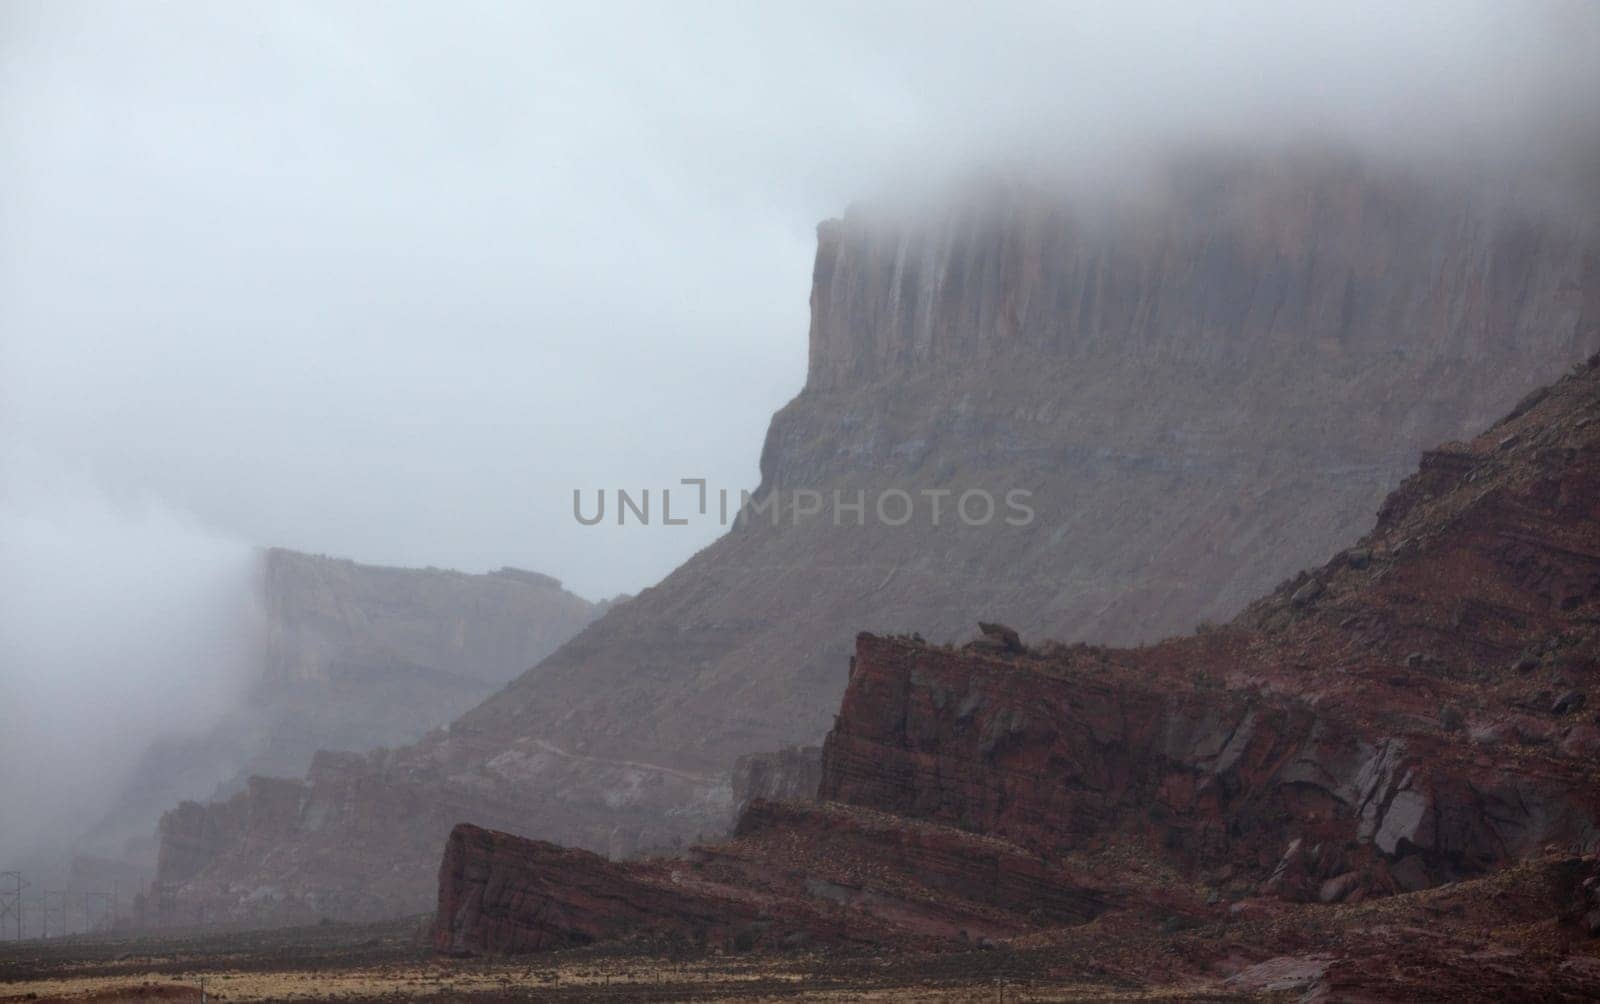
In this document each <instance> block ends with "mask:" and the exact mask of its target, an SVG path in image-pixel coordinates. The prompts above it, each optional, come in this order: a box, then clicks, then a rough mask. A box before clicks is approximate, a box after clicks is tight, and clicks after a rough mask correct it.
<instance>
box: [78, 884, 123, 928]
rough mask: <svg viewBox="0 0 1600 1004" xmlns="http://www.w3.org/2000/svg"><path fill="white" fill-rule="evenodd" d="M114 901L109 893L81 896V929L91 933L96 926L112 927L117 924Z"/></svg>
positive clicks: (88, 893)
mask: <svg viewBox="0 0 1600 1004" xmlns="http://www.w3.org/2000/svg"><path fill="white" fill-rule="evenodd" d="M115 904H116V900H115V899H114V898H113V896H112V894H111V893H109V892H86V893H84V894H83V929H84V931H86V932H93V931H94V929H95V926H96V925H97V924H104V925H105V926H106V927H108V928H110V927H114V926H115V925H116V923H117V913H116V910H117V908H116V905H115Z"/></svg>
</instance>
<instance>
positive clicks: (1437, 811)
mask: <svg viewBox="0 0 1600 1004" xmlns="http://www.w3.org/2000/svg"><path fill="white" fill-rule="evenodd" d="M1348 543H1349V544H1350V545H1351V546H1350V547H1348V548H1345V549H1343V550H1341V551H1340V552H1339V553H1338V554H1336V555H1335V556H1334V558H1333V559H1332V560H1330V561H1328V562H1326V563H1324V564H1322V565H1320V566H1318V567H1316V568H1314V569H1311V570H1309V571H1307V572H1305V573H1303V574H1301V575H1299V576H1297V577H1296V578H1294V579H1292V580H1290V581H1289V582H1286V583H1284V584H1283V585H1282V586H1281V587H1280V588H1279V589H1277V590H1275V591H1274V592H1272V593H1271V594H1269V595H1267V596H1266V597H1264V598H1262V599H1261V600H1259V601H1258V602H1256V603H1254V604H1252V605H1251V606H1250V608H1249V609H1248V610H1246V611H1245V612H1244V613H1243V614H1242V615H1241V616H1240V617H1239V618H1237V619H1236V620H1235V621H1234V622H1232V623H1230V624H1228V625H1225V626H1222V627H1217V628H1215V629H1212V630H1208V631H1205V632H1202V633H1199V634H1196V635H1191V636H1189V637H1185V638H1180V639H1172V640H1169V641H1166V642H1163V643H1161V644H1158V645H1154V646H1141V647H1138V648H1130V649H1116V648H1105V647H1099V646H1090V645H1086V644H1077V645H1064V644H1059V643H1048V644H1044V645H1037V646H1034V647H1033V648H1031V649H1030V648H1028V647H1027V646H1026V645H1019V644H1012V645H1010V646H996V645H992V644H983V643H981V642H973V643H969V644H968V645H966V646H964V647H962V648H956V647H953V646H937V645H930V644H928V643H926V642H923V641H920V640H916V639H912V638H906V637H899V638H888V637H878V636H874V635H870V634H863V635H861V636H859V637H858V638H857V639H856V647H855V655H854V658H853V659H852V660H851V662H850V681H849V685H848V687H847V689H846V691H845V695H844V699H843V702H842V704H841V706H840V708H839V712H838V716H837V718H836V720H835V724H834V727H833V728H832V729H831V730H830V732H829V733H828V736H827V739H826V741H825V743H824V747H823V754H822V764H821V771H822V776H821V784H820V787H819V791H818V795H819V799H818V800H815V801H807V802H791V803H773V802H767V801H760V800H757V801H754V802H752V803H751V804H750V806H749V807H748V808H747V809H746V811H745V812H744V814H743V816H742V818H741V820H740V823H739V825H738V827H737V830H736V831H735V834H734V836H733V839H731V840H729V841H725V842H720V843H715V844H710V845H705V846H699V847H694V848H691V849H690V850H689V851H688V852H687V853H685V854H683V855H679V856H675V857H670V858H668V857H663V858H656V859H652V860H646V861H641V862H630V863H625V864H617V863H612V862H607V861H604V860H602V859H599V858H597V857H594V856H593V855H586V854H583V853H582V852H575V851H570V850H566V849H563V848H558V847H554V846H552V845H548V844H540V843H537V842H534V841H528V840H526V839H522V838H517V837H512V836H509V835H506V834H487V833H484V832H483V831H479V830H477V829H476V828H473V827H461V828H459V829H458V830H457V831H456V832H455V833H454V834H452V836H451V838H450V841H449V844H448V850H447V851H446V855H445V861H444V864H443V867H442V868H441V869H440V873H439V905H438V911H437V913H436V919H435V928H434V943H435V945H436V947H438V948H439V949H440V950H443V951H448V952H457V953H490V952H509V951H536V950H541V949H545V948H550V947H561V946H568V945H573V944H584V943H589V942H594V941H632V942H634V943H636V944H639V943H642V944H645V945H649V946H650V947H652V948H653V949H654V950H657V951H659V950H660V948H661V946H662V945H663V944H667V945H670V944H675V943H690V944H701V945H704V944H711V945H716V946H719V947H722V948H724V949H727V950H739V949H740V948H748V947H767V948H783V947H792V946H795V945H797V944H806V943H810V942H818V943H833V944H841V943H850V942H856V943H862V942H865V943H869V944H875V945H879V946H892V947H895V948H901V949H903V948H916V947H925V946H927V945H929V944H930V943H932V944H941V945H943V946H944V947H945V948H946V949H952V948H958V947H960V946H961V945H962V944H969V945H970V943H971V942H973V941H976V940H979V939H983V940H985V941H987V940H988V939H991V938H993V939H1003V940H1007V941H1008V942H1009V944H1008V946H1007V950H1008V951H1018V952H1023V951H1027V950H1028V949H1030V948H1031V949H1038V950H1041V951H1042V952H1044V953H1046V954H1048V955H1049V956H1050V958H1051V960H1052V961H1053V963H1054V964H1055V965H1062V964H1066V963H1069V962H1071V963H1075V964H1082V965H1083V966H1084V970H1083V973H1084V974H1085V975H1096V976H1102V977H1103V976H1105V970H1104V969H1103V968H1101V967H1105V966H1107V965H1112V964H1116V960H1118V959H1119V953H1117V952H1115V951H1112V952H1106V951H1105V950H1104V946H1094V942H1095V941H1096V939H1097V937H1098V938H1099V940H1102V941H1104V940H1108V939H1109V940H1124V941H1128V942H1142V943H1145V944H1147V945H1151V944H1152V943H1153V945H1152V947H1151V949H1150V950H1149V954H1148V955H1147V956H1146V957H1145V958H1144V959H1143V960H1142V962H1136V963H1134V968H1133V969H1132V970H1131V971H1124V972H1119V973H1117V974H1116V978H1117V979H1122V980H1129V981H1131V983H1132V985H1141V984H1143V983H1146V982H1148V981H1151V980H1152V979H1153V975H1152V972H1151V971H1150V968H1149V967H1154V966H1156V964H1155V963H1154V962H1153V961H1152V960H1153V959H1155V958H1156V957H1158V956H1159V957H1163V958H1166V959H1169V960H1170V961H1169V962H1167V963H1163V964H1162V965H1163V966H1165V965H1170V966H1173V967H1174V968H1175V969H1177V970H1178V971H1180V972H1183V973H1184V974H1185V975H1187V976H1188V977H1189V978H1190V979H1194V980H1207V981H1218V980H1220V979H1221V978H1223V977H1227V978H1230V979H1245V980H1248V979H1253V978H1256V977H1264V976H1265V975H1266V973H1267V971H1269V970H1270V969H1271V966H1270V965H1269V963H1275V964H1277V965H1278V966H1279V967H1280V969H1281V968H1284V967H1286V965H1287V962H1290V961H1292V962H1294V963H1295V964H1305V963H1306V962H1308V961H1309V962H1310V963H1312V965H1311V973H1312V976H1313V977H1314V978H1315V980H1322V981H1324V982H1326V981H1328V980H1329V979H1337V980H1338V981H1341V982H1346V983H1348V984H1350V985H1359V986H1362V987H1366V988H1368V989H1371V988H1374V987H1381V986H1383V985H1384V984H1385V981H1386V980H1387V981H1389V984H1390V985H1391V986H1394V985H1399V983H1398V982H1395V981H1409V983H1410V985H1412V986H1418V985H1425V984H1426V982H1427V980H1426V979H1424V978H1422V976H1423V974H1426V973H1433V974H1438V975H1441V976H1447V977H1449V978H1451V979H1453V980H1457V979H1460V977H1461V974H1462V973H1463V972H1466V971H1469V970H1472V969H1473V968H1474V967H1473V964H1472V963H1471V962H1470V961H1468V960H1467V959H1465V958H1463V956H1475V957H1477V958H1493V959H1495V960H1497V964H1496V965H1495V966H1491V967H1487V969H1488V970H1489V972H1487V973H1485V974H1484V975H1486V976H1488V977H1489V978H1490V979H1491V980H1492V981H1493V982H1492V984H1485V985H1480V986H1477V987H1473V988H1470V989H1469V993H1470V994H1471V995H1476V996H1482V997H1484V998H1485V999H1498V998H1500V997H1502V996H1503V995H1505V994H1507V993H1508V992H1509V993H1513V994H1516V993H1520V992H1523V991H1526V988H1527V986H1528V985H1529V984H1528V983H1527V982H1526V981H1528V980H1535V981H1538V985H1539V987H1540V989H1539V991H1538V992H1536V993H1532V996H1533V997H1544V996H1551V997H1558V996H1561V995H1563V994H1568V995H1571V996H1572V997H1573V998H1574V999H1578V998H1581V997H1583V996H1585V995H1592V994H1593V993H1594V992H1595V991H1596V989H1597V988H1600V967H1597V966H1595V965H1594V960H1595V958H1597V956H1596V951H1597V949H1600V944H1597V942H1596V940H1595V939H1596V938H1600V878H1597V876H1600V779H1597V777H1596V774H1595V766H1594V764H1595V760H1594V757H1595V755H1596V754H1597V753H1600V727H1597V726H1600V713H1597V712H1596V711H1595V709H1594V707H1593V706H1592V705H1591V704H1589V702H1588V697H1589V695H1590V694H1592V693H1593V692H1594V688H1595V687H1596V686H1597V685H1600V354H1597V355H1595V356H1594V357H1592V358H1591V359H1590V360H1588V361H1587V362H1586V363H1585V364H1583V365H1581V366H1579V367H1577V368H1576V369H1575V370H1574V371H1573V372H1572V373H1570V374H1569V375H1568V376H1566V377H1564V378H1563V379H1562V380H1560V381H1558V382H1557V383H1555V384H1554V385H1553V386H1551V387H1549V388H1546V389H1543V390H1540V391H1537V392H1535V393H1534V394H1531V395H1529V396H1528V397H1527V398H1525V399H1524V400H1523V401H1522V402H1521V403H1519V404H1518V405H1517V407H1516V408H1515V409H1513V411H1512V414H1511V415H1510V417H1508V418H1507V419H1506V420H1505V421H1503V422H1501V423H1498V424H1497V425H1496V426H1494V427H1493V428H1491V429H1490V430H1488V431H1487V432H1485V433H1483V434H1481V435H1479V436H1477V437H1475V438H1474V439H1473V440H1472V441H1470V442H1455V443H1449V444H1445V445H1444V446H1442V447H1441V448H1439V449H1437V450H1434V451H1430V452H1429V453H1427V454H1425V456H1424V457H1423V459H1422V462H1421V464H1420V467H1419V470H1418V471H1417V473H1416V474H1414V475H1413V476H1412V477H1410V478H1408V479H1407V480H1406V481H1405V482H1404V483H1403V484H1402V485H1401V486H1400V488H1399V489H1398V490H1397V491H1396V492H1394V493H1393V494H1392V495H1390V496H1389V498H1388V499H1387V500H1386V501H1385V503H1384V505H1383V506H1382V509H1381V512H1380V515H1379V518H1378V521H1377V525H1376V526H1375V527H1374V528H1373V529H1372V531H1371V532H1370V533H1368V534H1367V535H1365V536H1364V537H1362V538H1361V539H1359V540H1351V541H1349V542H1348ZM1441 887H1443V888H1445V889H1448V892H1447V893H1446V894H1444V895H1441V896H1428V897H1419V896H1409V897H1405V896H1402V895H1401V894H1405V893H1420V892H1422V891H1424V890H1433V889H1439V888H1441ZM1385 900H1388V901H1389V902H1388V903H1385V904H1384V905H1382V906H1376V905H1375V906H1374V907H1373V909H1371V910H1370V911H1363V910H1361V909H1360V908H1359V905H1363V904H1369V903H1370V904H1378V903H1383V901H1385ZM1335 904H1339V905H1340V908H1339V909H1334V908H1333V906H1334V905H1335ZM1430 915H1431V916H1430ZM1401 917H1407V918H1427V919H1426V920H1424V921H1422V922H1423V923H1426V924H1427V927H1428V931H1427V934H1426V935H1425V936H1422V937H1419V936H1418V935H1419V932H1418V931H1417V930H1415V929H1409V930H1408V929H1406V928H1405V927H1402V928H1401V929H1399V930H1395V929H1394V927H1393V926H1392V925H1393V924H1394V923H1396V922H1397V921H1396V918H1401ZM1090 920H1095V921H1096V924H1095V925H1093V927H1094V928H1096V929H1098V930H1099V932H1100V933H1099V935H1097V934H1096V933H1095V932H1093V931H1087V930H1086V928H1087V927H1088V926H1089V925H1087V924H1086V922H1087V921H1090ZM1375 920H1376V921H1378V924H1377V926H1376V927H1374V926H1373V923H1374V921H1375ZM1404 923H1408V924H1410V925H1412V927H1413V928H1414V927H1415V925H1416V923H1417V920H1416V919H1410V920H1408V921H1406V922H1404ZM1073 945H1088V946H1094V947H1098V948H1099V949H1100V950H1099V951H1096V952H1091V953H1088V954H1087V955H1086V957H1083V958H1075V957H1074V954H1073V953H1072V952H1070V951H1068V950H1066V947H1068V946H1073ZM1408 946H1409V947H1408ZM1536 955H1537V956H1538V959H1537V960H1536V958H1535V956H1536ZM1569 957H1570V958H1571V959H1572V964H1571V965H1568V964H1567V962H1566V961H1565V960H1567V959H1568V958H1569ZM1123 962H1124V963H1125V962H1126V960H1123ZM1335 962H1337V963H1338V965H1337V969H1338V971H1339V975H1338V976H1337V977H1329V976H1328V971H1329V970H1330V969H1332V968H1334V965H1333V964H1334V963H1335ZM1257 966H1264V967H1267V968H1266V969H1265V970H1262V971H1259V972H1256V974H1255V976H1247V975H1246V974H1249V973H1251V972H1252V971H1253V970H1255V967H1257ZM1373 967H1376V968H1373ZM1157 968H1159V967H1157ZM1379 973H1381V974H1383V978H1379V977H1378V976H1377V974H1379ZM1491 986H1492V989H1490V987H1491ZM1279 989H1283V987H1279ZM1556 990H1559V991H1560V992H1559V993H1557V992H1555V991H1556ZM1382 996H1383V999H1388V998H1387V995H1382ZM1402 996H1405V997H1407V998H1408V999H1409V998H1410V997H1412V996H1415V991H1414V990H1413V991H1408V992H1407V993H1406V994H1404V995H1402ZM1363 999H1365V997H1363Z"/></svg>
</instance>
